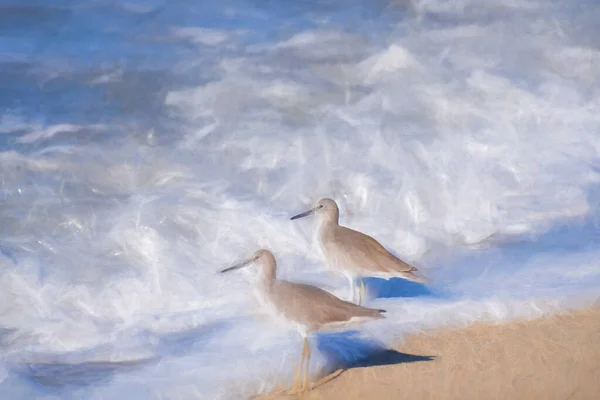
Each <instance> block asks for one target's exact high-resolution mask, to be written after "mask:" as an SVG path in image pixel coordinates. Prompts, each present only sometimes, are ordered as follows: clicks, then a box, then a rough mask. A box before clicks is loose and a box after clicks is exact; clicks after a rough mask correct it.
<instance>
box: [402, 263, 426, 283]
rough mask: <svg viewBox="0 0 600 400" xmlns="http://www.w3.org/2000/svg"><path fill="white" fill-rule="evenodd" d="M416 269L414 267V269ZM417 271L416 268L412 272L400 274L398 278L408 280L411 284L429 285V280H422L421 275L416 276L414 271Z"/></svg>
mask: <svg viewBox="0 0 600 400" xmlns="http://www.w3.org/2000/svg"><path fill="white" fill-rule="evenodd" d="M413 268H414V267H413ZM416 270H417V269H416V268H414V269H413V270H411V271H402V272H399V273H398V277H399V278H403V279H406V280H408V281H411V282H417V283H427V280H426V279H425V278H421V277H420V276H419V275H417V274H415V273H414V272H413V271H416Z"/></svg>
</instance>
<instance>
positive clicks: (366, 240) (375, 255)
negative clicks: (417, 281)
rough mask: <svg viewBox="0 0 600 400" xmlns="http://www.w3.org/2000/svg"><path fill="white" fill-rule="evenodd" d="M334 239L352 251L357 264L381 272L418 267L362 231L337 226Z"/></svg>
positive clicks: (408, 270)
mask: <svg viewBox="0 0 600 400" xmlns="http://www.w3.org/2000/svg"><path fill="white" fill-rule="evenodd" d="M332 234H333V238H332V239H333V241H334V242H336V243H337V245H338V246H340V247H343V248H344V249H346V250H347V251H349V252H351V257H352V259H353V260H354V262H355V263H356V264H357V265H360V266H361V267H363V268H368V269H370V270H374V271H379V272H388V273H391V272H412V271H416V270H417V269H416V268H415V267H413V266H412V265H409V264H407V263H406V262H404V261H402V260H401V259H399V258H398V257H396V256H394V255H393V254H392V253H390V252H389V251H387V250H386V249H385V248H384V247H383V246H382V245H381V244H380V243H379V242H378V241H377V240H375V239H373V238H372V237H371V236H368V235H365V234H364V233H362V232H358V231H355V230H353V229H350V228H346V227H344V226H337V227H336V228H335V229H334V230H333V232H332Z"/></svg>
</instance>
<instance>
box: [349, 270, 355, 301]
mask: <svg viewBox="0 0 600 400" xmlns="http://www.w3.org/2000/svg"><path fill="white" fill-rule="evenodd" d="M348 281H349V282H350V298H349V299H348V300H349V301H350V302H352V303H356V282H355V280H354V277H353V276H352V275H348Z"/></svg>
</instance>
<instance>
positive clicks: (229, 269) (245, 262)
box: [221, 259, 252, 273]
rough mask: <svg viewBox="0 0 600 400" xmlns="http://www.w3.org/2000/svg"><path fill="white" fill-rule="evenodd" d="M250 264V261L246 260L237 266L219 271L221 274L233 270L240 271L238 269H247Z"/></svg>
mask: <svg viewBox="0 0 600 400" xmlns="http://www.w3.org/2000/svg"><path fill="white" fill-rule="evenodd" d="M251 263H252V259H250V260H246V261H244V262H241V263H239V264H236V265H234V266H233V267H229V268H225V269H224V270H222V271H221V273H224V272H229V271H233V270H236V269H240V268H244V267H247V266H248V265H250V264H251Z"/></svg>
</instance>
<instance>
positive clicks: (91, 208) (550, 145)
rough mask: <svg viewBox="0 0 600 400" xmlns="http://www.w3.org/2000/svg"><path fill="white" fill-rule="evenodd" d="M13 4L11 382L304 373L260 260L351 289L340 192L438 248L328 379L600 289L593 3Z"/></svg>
mask: <svg viewBox="0 0 600 400" xmlns="http://www.w3.org/2000/svg"><path fill="white" fill-rule="evenodd" d="M513 3H514V2H510V1H508V0H492V1H487V2H478V1H470V0H462V1H459V0H456V1H450V2H431V1H412V2H389V1H383V0H381V1H379V0H378V1H373V0H370V1H367V0H348V1H342V0H311V1H300V0H293V1H292V0H290V1H285V2H281V1H266V0H260V1H259V0H224V1H221V2H217V3H214V2H208V1H206V2H198V1H195V2H193V1H177V2H167V1H132V2H116V1H110V0H106V1H86V2H77V1H30V2H27V3H23V2H8V1H4V2H2V3H1V4H0V88H1V89H2V90H0V109H1V110H2V114H1V115H0V185H1V187H0V202H1V207H0V398H7V399H8V398H10V399H33V398H35V399H57V398H60V399H63V398H64V399H75V398H86V399H121V398H128V399H132V400H133V399H162V398H177V399H192V398H193V399H196V398H206V399H220V398H222V399H229V398H232V399H238V398H247V397H248V396H250V395H252V394H254V393H257V392H259V391H261V390H268V389H269V388H271V387H273V386H274V385H277V384H281V383H285V382H287V381H288V380H289V379H290V378H291V377H292V374H293V372H294V368H295V363H296V362H297V361H298V358H299V354H300V347H301V344H300V341H301V340H300V337H299V336H298V334H297V333H296V332H295V331H294V330H293V329H292V328H290V327H289V326H287V325H285V324H282V323H279V322H277V321H273V320H271V319H269V318H265V317H261V316H262V315H263V314H262V313H261V310H260V308H259V307H258V305H257V304H256V303H255V302H253V296H252V286H253V283H254V281H255V277H256V271H255V270H252V269H250V270H247V271H239V273H237V274H229V275H228V276H224V275H220V274H217V271H219V270H220V269H222V268H223V267H225V266H229V265H231V264H232V263H233V262H235V261H237V260H240V259H242V258H245V257H247V256H248V255H249V254H252V252H254V251H255V250H256V249H257V248H260V247H267V248H270V249H271V250H272V251H273V252H274V254H275V256H276V257H277V260H278V263H279V270H278V274H279V276H280V277H281V278H282V279H290V280H294V281H303V282H309V283H311V284H315V285H318V286H320V287H323V288H325V289H327V290H329V291H331V292H333V293H334V294H336V295H338V296H340V297H345V296H347V295H348V288H347V286H346V281H345V279H344V278H343V277H339V276H336V275H333V274H330V273H328V272H327V270H326V269H325V268H323V263H322V260H321V258H320V256H319V254H318V252H317V251H316V246H315V243H314V240H313V238H312V235H313V233H314V229H315V227H316V221H315V220H313V219H310V218H306V219H302V220H299V221H289V217H290V216H291V215H294V214H295V213H297V212H300V211H302V210H304V209H306V208H307V207H309V206H310V205H311V204H313V203H314V202H315V201H316V200H317V199H319V198H320V197H331V198H334V199H335V200H336V201H337V202H338V203H339V204H340V207H341V211H342V212H341V222H342V223H343V224H344V225H347V226H351V227H353V228H355V229H359V230H363V231H365V232H367V233H368V234H370V235H372V236H374V237H375V238H377V239H378V240H380V241H381V242H382V243H383V244H384V245H386V246H387V247H388V248H390V249H391V250H393V251H394V253H396V254H398V255H400V256H401V257H402V258H404V259H406V260H407V261H410V262H412V263H414V264H415V265H417V266H418V267H419V269H420V270H421V271H422V272H423V273H424V274H425V275H426V276H427V277H428V278H429V279H430V281H431V283H430V284H429V285H426V286H423V285H419V284H415V283H411V282H406V281H403V280H399V279H392V280H390V281H383V280H380V279H375V278H368V279H366V284H367V287H368V291H369V294H370V296H371V297H370V299H369V305H371V306H373V307H380V308H385V309H386V310H387V316H388V317H387V319H386V320H383V321H377V322H375V323H372V324H366V325H365V326H364V327H363V328H362V329H361V330H360V331H353V332H349V333H342V334H323V335H319V336H317V337H313V338H311V344H313V346H314V347H313V349H316V350H318V351H314V353H313V360H312V361H311V362H312V363H313V364H312V367H311V370H312V371H313V372H314V373H316V374H318V373H319V372H326V371H329V370H331V369H333V368H336V367H337V366H339V365H346V366H350V367H352V366H360V365H369V364H378V363H379V364H381V363H399V362H426V361H427V360H431V359H432V358H433V357H435V356H436V354H418V355H410V354H408V355H407V354H403V353H398V352H394V351H391V350H389V349H387V348H388V347H389V346H391V345H393V344H394V343H397V342H398V341H399V340H401V339H402V337H403V336H404V335H405V334H406V333H408V332H413V331H415V330H419V329H424V328H432V327H444V326H454V325H460V324H464V323H469V322H474V321H478V320H494V321H504V320H507V319H512V318H532V317H536V316H539V315H543V314H545V313H548V312H552V311H554V310H557V309H563V308H573V307H583V306H586V305H589V304H592V303H594V302H597V301H598V293H600V291H599V289H600V267H599V266H598V256H599V255H600V229H599V224H598V209H599V207H598V206H599V204H600V192H599V190H598V187H599V186H598V183H599V182H600V173H599V172H600V117H599V116H600V90H599V88H600V28H599V25H598V24H597V21H598V19H599V18H600V6H599V5H598V4H596V2H594V1H587V2H578V3H577V4H574V3H572V2H564V1H550V2H548V1H532V2H527V3H526V4H513Z"/></svg>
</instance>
